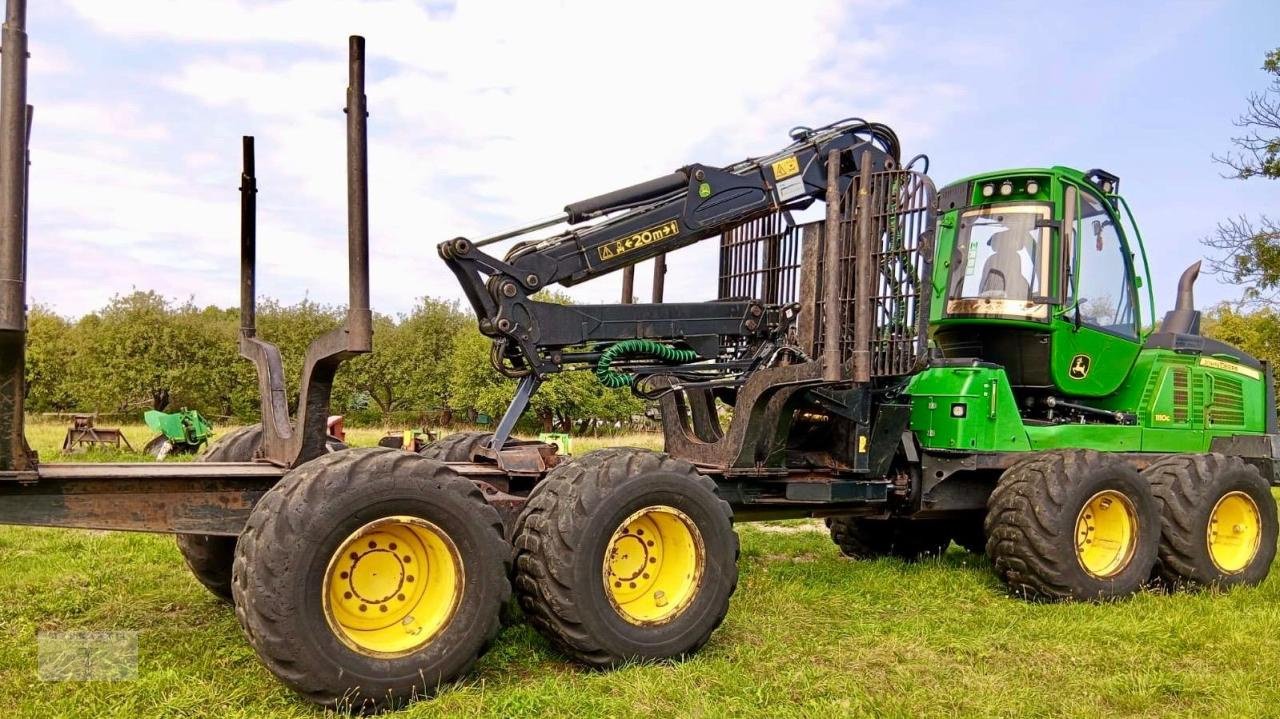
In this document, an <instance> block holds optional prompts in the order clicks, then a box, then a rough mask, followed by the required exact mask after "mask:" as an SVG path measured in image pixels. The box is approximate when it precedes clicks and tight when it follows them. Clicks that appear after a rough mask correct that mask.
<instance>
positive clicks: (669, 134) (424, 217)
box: [33, 0, 962, 311]
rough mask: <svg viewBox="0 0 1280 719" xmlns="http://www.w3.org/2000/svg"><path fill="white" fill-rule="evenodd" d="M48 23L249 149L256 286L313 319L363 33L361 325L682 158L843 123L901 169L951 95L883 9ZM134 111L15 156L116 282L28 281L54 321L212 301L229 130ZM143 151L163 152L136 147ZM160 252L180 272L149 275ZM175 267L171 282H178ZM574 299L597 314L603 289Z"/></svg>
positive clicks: (229, 158)
mask: <svg viewBox="0 0 1280 719" xmlns="http://www.w3.org/2000/svg"><path fill="white" fill-rule="evenodd" d="M68 4H69V5H70V6H71V7H72V8H73V9H74V10H75V12H76V13H77V14H78V15H79V16H80V17H81V18H82V19H83V20H85V21H87V22H88V24H89V26H90V27H91V28H93V30H94V31H95V32H97V33H99V34H101V35H102V36H104V37H105V38H107V39H108V40H111V41H117V42H126V43H133V42H142V41H145V42H151V43H161V44H163V43H169V45H167V46H165V47H167V48H168V49H169V50H171V51H172V50H175V49H183V50H184V52H185V53H186V56H185V58H184V59H183V60H181V61H179V62H178V63H177V64H176V65H175V66H172V67H169V68H165V70H164V71H163V72H162V73H161V74H160V75H159V77H157V78H153V79H149V80H144V81H143V82H145V83H149V84H147V85H145V86H143V87H140V88H139V90H140V91H145V92H148V93H151V94H153V95H155V96H156V97H159V98H160V99H161V100H162V101H164V102H168V103H171V104H187V105H194V106H196V107H199V108H204V109H206V110H207V111H208V112H209V113H211V118H212V117H222V116H224V115H232V114H238V115H242V116H243V122H244V125H245V130H246V131H252V132H253V133H254V134H255V135H257V137H258V138H259V139H258V143H259V176H260V178H261V184H262V187H263V191H262V194H261V195H260V198H259V203H260V207H261V212H262V218H261V220H260V244H261V246H262V249H261V251H260V262H261V263H262V267H261V269H260V276H261V278H262V280H261V283H260V285H261V286H262V287H263V289H264V291H265V292H269V293H272V294H275V295H277V296H280V297H282V298H284V299H286V300H291V299H296V298H298V297H300V296H302V294H303V292H304V291H306V290H307V289H308V288H310V293H311V296H312V297H316V298H317V299H320V300H322V301H334V302H340V301H342V300H344V299H345V289H344V287H343V286H342V284H341V282H342V281H343V280H344V279H345V273H343V272H342V271H341V267H342V265H343V263H344V262H345V253H344V247H345V245H344V243H343V242H342V238H343V237H345V228H344V223H345V209H344V203H345V186H344V157H345V155H344V151H343V144H342V143H343V130H342V128H343V118H342V114H341V112H340V111H339V109H340V108H341V103H342V99H343V88H344V86H345V81H346V68H345V51H346V44H345V37H346V35H347V34H349V33H351V32H359V33H363V34H365V35H366V36H367V38H368V43H369V44H368V55H369V59H370V72H369V88H368V94H369V99H370V111H371V118H370V128H371V148H370V155H371V159H370V162H371V174H370V183H371V188H372V192H371V206H372V211H373V216H372V222H371V226H372V248H373V261H374V265H373V273H374V285H373V286H374V297H373V299H374V305H375V307H377V308H378V309H381V310H384V311H398V310H403V309H407V308H408V307H409V306H410V305H411V303H412V301H413V298H414V297H416V296H419V295H422V294H431V295H437V296H450V297H457V296H460V293H459V291H458V289H457V287H456V283H455V281H454V280H453V278H452V276H451V275H449V274H448V273H447V271H445V269H444V267H443V266H442V265H441V263H440V262H439V260H438V259H437V258H436V255H435V245H436V243H438V242H440V241H442V240H444V239H448V238H450V237H453V236H456V235H459V234H463V235H471V236H476V235H480V234H484V233H486V232H489V231H493V230H497V229H501V228H504V227H506V226H509V225H512V224H515V223H517V222H519V221H522V220H530V219H534V218H539V217H544V216H547V215H550V214H553V213H555V212H556V211H558V210H559V208H560V207H562V206H563V205H564V204H566V203H567V202H570V201H574V200H578V199H581V198H583V197H586V196H590V195H594V194H598V193H600V192H604V191H607V190H609V189H613V188H615V187H619V186H622V185H625V184H630V183H632V182H636V181H639V180H643V179H646V178H648V177H652V176H656V175H659V174H664V173H666V172H669V171H670V170H672V169H673V168H675V167H678V166H680V165H683V164H687V163H689V162H693V161H699V162H708V163H727V162H730V161H733V160H736V159H740V158H741V157H742V156H745V155H757V154H763V153H765V152H768V151H771V150H774V149H776V148H777V147H779V146H781V145H783V144H785V142H786V136H785V131H786V129H787V128H789V127H790V126H792V125H795V124H819V123H823V122H828V121H831V120H834V119H837V118H839V117H844V116H847V115H853V114H856V115H860V116H865V117H868V118H870V119H880V120H886V121H889V122H891V124H894V125H895V126H896V127H897V129H898V130H899V132H900V133H901V134H903V135H904V140H905V141H906V145H907V151H908V152H911V149H912V147H913V146H915V144H916V142H917V141H918V139H919V138H921V137H925V136H928V135H929V134H931V133H933V132H934V131H935V128H936V127H937V123H940V122H945V119H946V116H947V110H946V108H945V105H946V104H947V102H949V101H954V100H958V99H960V98H961V96H962V90H961V89H960V88H959V87H958V86H957V85H955V84H953V83H948V82H944V81H909V78H904V77H902V76H901V75H900V74H899V73H898V71H897V68H896V64H895V61H894V59H895V58H897V57H899V56H900V55H901V54H902V53H903V52H904V51H905V49H906V48H907V47H909V45H910V44H911V42H912V40H911V39H910V38H909V37H908V36H906V35H905V34H904V33H903V32H902V31H901V30H898V29H895V28H894V27H892V26H891V25H889V24H886V23H885V22H878V21H876V18H877V17H881V15H880V13H882V12H883V10H884V4H883V3H878V4H873V3H870V2H857V3H849V2H840V1H839V0H826V1H825V2H813V3H792V4H790V5H788V6H786V7H785V8H783V7H782V6H779V5H778V4H776V3H747V2H738V3H727V2H707V3H687V2H674V0H672V1H668V2H649V3H645V4H643V5H636V6H623V5H616V4H611V3H599V2H579V1H572V2H561V3H555V4H546V3H493V2H465V1H464V2H461V3H459V5H458V6H457V7H456V8H453V9H451V10H448V11H446V10H439V11H436V10H431V9H428V8H425V7H424V6H423V5H421V4H419V3H416V2H409V1H408V0H386V1H382V2H366V3H360V2H354V1H350V0H334V1H330V2H319V1H318V0H282V1H279V2H252V3H251V2H234V1H232V0H187V1H185V2H181V3H174V2H163V1H161V0H134V1H133V2H130V3H125V4H111V3H102V2H98V1H97V0H68ZM854 17H857V18H858V19H859V21H858V22H857V23H853V22H852V21H851V18H854ZM47 41H48V40H47V39H46V42H47ZM940 101H941V102H940ZM137 107H138V105H137V104H136V103H132V101H127V102H115V103H104V102H102V101H100V100H95V101H88V100H85V99H83V98H74V97H67V98H61V99H60V100H59V102H58V103H53V104H51V105H50V107H49V108H48V115H49V119H47V121H46V122H47V123H48V124H49V125H50V126H51V127H54V128H56V129H57V130H59V131H62V133H63V135H61V136H60V137H61V138H64V139H65V138H67V137H70V136H71V134H72V133H79V134H84V135H91V136H101V135H103V134H104V133H103V129H104V128H120V127H127V128H130V129H129V130H128V132H123V133H116V134H114V135H113V139H114V140H115V142H114V143H111V144H108V143H103V142H98V143H96V145H94V146H92V147H89V148H87V150H86V151H81V152H73V151H70V150H68V151H67V152H66V153H65V154H63V155H61V156H57V157H53V156H50V157H43V156H40V157H39V160H38V162H39V163H43V164H42V165H38V166H39V167H40V169H39V170H38V171H37V173H36V175H35V176H34V177H33V196H34V197H35V199H34V210H35V212H36V213H38V214H39V216H40V217H41V218H42V220H41V221H44V222H46V223H47V224H46V227H45V231H46V232H52V233H53V234H52V236H51V237H50V238H49V239H50V240H51V241H53V242H55V243H57V244H65V243H75V244H76V245H77V246H78V247H81V248H93V249H92V250H87V249H86V250H85V251H89V252H91V253H92V252H104V253H109V254H111V255H112V257H113V259H114V260H119V259H121V258H127V259H128V260H129V261H130V262H135V263H137V264H136V266H132V265H130V264H128V263H119V262H117V263H116V264H114V265H113V267H114V269H113V273H118V275H117V276H116V277H113V278H112V279H111V280H110V281H107V282H104V283H100V284H95V285H93V286H91V287H84V286H76V287H72V285H75V284H76V283H77V280H75V279H74V278H66V277H63V276H61V275H53V276H50V277H43V278H41V279H42V286H50V287H53V288H55V289H54V291H53V292H52V293H50V294H51V295H52V296H54V297H56V298H58V299H57V302H58V306H59V308H60V309H63V310H64V311H74V310H80V309H85V308H86V307H92V306H94V305H95V304H99V303H100V301H101V300H100V299H99V300H96V301H95V300H93V297H94V294H95V292H96V293H97V294H98V295H100V296H101V297H104V298H105V297H106V296H108V295H109V294H111V292H114V291H127V290H128V288H129V285H140V286H147V285H148V283H154V284H156V285H157V289H160V290H161V291H164V292H167V293H169V294H174V295H183V296H185V294H188V293H189V292H195V293H196V294H197V295H198V299H199V300H201V301H207V302H219V303H224V304H229V303H232V302H234V301H235V297H236V284H235V280H234V275H235V271H236V262H235V252H236V244H235V242H234V241H233V238H234V237H235V232H236V229H235V222H236V212H235V202H236V199H235V195H234V194H233V193H232V190H233V189H234V185H233V184H232V183H233V182H234V178H235V176H236V173H237V172H238V157H237V156H236V154H235V151H234V150H233V149H232V148H230V147H224V145H226V144H228V143H229V141H230V138H231V137H233V136H232V135H231V134H230V132H231V131H228V130H227V129H226V128H224V127H218V128H217V132H216V134H217V137H216V142H215V138H212V137H210V132H209V128H207V127H201V126H199V124H198V123H179V122H171V123H169V124H168V126H167V127H166V126H163V125H158V124H147V123H145V122H142V123H139V122H136V121H135V122H131V121H128V118H129V117H130V114H131V113H132V114H133V115H134V116H135V119H136V114H137ZM38 115H39V116H41V117H42V118H43V117H44V115H45V109H44V108H42V109H40V110H38ZM122 118H124V119H123V120H122ZM197 119H199V116H197ZM165 131H167V132H168V133H169V134H168V135H167V136H165V135H163V132H165ZM232 131H234V130H232ZM149 133H155V134H152V135H150V136H148V134H149ZM106 134H110V133H106ZM155 139H167V140H168V143H167V145H166V147H167V148H169V149H171V150H172V149H180V152H175V153H174V154H173V156H171V157H156V156H155V153H154V152H150V151H147V150H144V149H143V145H144V141H147V140H155ZM65 141H66V142H67V143H70V142H71V141H70V140H65ZM218 143H221V144H218ZM222 152H225V155H220V154H219V153H222ZM189 174H194V175H196V176H197V178H198V181H196V182H191V181H190V180H186V179H184V178H186V177H188V175H189ZM219 178H226V180H221V179H219ZM49 217H57V218H58V220H57V221H56V222H49V221H48V218H49ZM34 221H36V219H35V218H34V217H33V222H34ZM158 238H164V240H163V244H168V245H170V246H173V247H175V248H181V250H180V251H178V252H175V253H173V254H170V255H163V256H159V257H158V256H156V255H155V254H154V253H155V247H156V245H157V244H158V243H160V242H161V240H159V239H158ZM682 254H683V255H685V256H686V258H687V259H686V261H683V262H681V263H679V264H678V265H673V267H672V269H671V274H670V275H669V278H668V297H669V298H673V299H677V298H678V299H706V298H708V291H707V289H706V283H705V277H706V273H707V272H708V271H710V269H711V268H712V267H713V266H714V248H712V247H706V248H701V247H700V248H698V249H697V250H692V251H687V252H686V253H682ZM695 260H696V261H695ZM131 267H132V269H131ZM184 268H185V269H190V270H192V271H193V272H192V276H191V278H190V279H181V272H182V271H183V270H184ZM49 274H51V275H52V274H53V273H49ZM120 283H127V284H124V285H123V286H120ZM80 284H81V285H83V283H80ZM638 286H641V285H638ZM108 289H110V291H107V290H108ZM37 294H41V293H39V292H38V293H37ZM573 294H574V295H575V296H577V297H579V298H582V299H591V300H612V299H614V298H615V297H616V295H617V278H616V276H615V277H614V278H611V279H606V280H602V281H598V282H593V283H588V284H587V285H584V286H581V287H579V288H575V289H574V291H573ZM639 294H642V295H643V294H647V292H640V293H639ZM64 296H77V297H79V298H80V299H83V300H86V304H84V305H79V306H78V307H77V306H73V305H71V304H69V303H64V302H63V301H62V300H61V298H62V297H64Z"/></svg>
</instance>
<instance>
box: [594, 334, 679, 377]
mask: <svg viewBox="0 0 1280 719" xmlns="http://www.w3.org/2000/svg"><path fill="white" fill-rule="evenodd" d="M639 355H645V356H648V357H656V358H658V359H660V360H662V361H664V362H692V361H694V360H696V359H698V353H697V352H694V351H693V350H681V349H676V348H675V347H672V346H670V345H664V344H662V343H661V342H654V341H653V340H623V341H621V342H616V343H614V344H612V345H609V349H606V350H605V351H604V352H602V353H601V354H600V359H599V361H597V362H596V378H597V379H599V380H600V383H601V384H603V385H604V386H605V387H610V388H613V389H618V388H621V387H629V386H631V383H632V382H635V380H636V376H635V375H634V374H631V373H629V372H620V371H618V370H616V369H613V368H612V367H611V366H610V365H612V364H613V363H614V362H616V361H618V360H619V359H622V358H624V357H635V356H639Z"/></svg>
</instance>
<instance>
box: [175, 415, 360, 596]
mask: <svg viewBox="0 0 1280 719" xmlns="http://www.w3.org/2000/svg"><path fill="white" fill-rule="evenodd" d="M260 446H262V425H261V424H251V425H249V426H247V427H240V428H238V429H235V430H233V431H232V432H231V433H229V434H227V435H224V436H223V437H222V438H221V439H219V440H218V441H217V442H214V443H213V444H212V445H210V447H209V449H208V451H207V452H205V453H204V454H203V455H201V456H200V457H198V458H196V460H195V461H197V462H252V461H253V455H254V454H256V453H257V451H258V447H260ZM325 448H326V449H327V450H328V451H330V452H339V451H342V450H344V449H346V448H347V445H345V444H343V442H342V440H340V439H338V438H337V437H334V436H330V437H329V440H328V442H326V444H325ZM173 538H174V540H176V541H177V543H178V551H179V552H181V553H182V558H183V559H184V560H186V562H187V566H188V567H190V568H191V573H192V574H193V575H195V578H196V581H198V582H200V583H201V584H203V585H204V587H205V589H208V590H209V591H210V592H212V593H213V595H214V596H215V597H217V598H219V599H222V600H224V601H226V602H230V601H231V564H232V562H234V561H235V556H236V538H235V537H226V536H222V535H216V534H175V535H173Z"/></svg>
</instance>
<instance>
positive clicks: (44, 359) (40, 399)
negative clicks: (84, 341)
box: [26, 305, 76, 412]
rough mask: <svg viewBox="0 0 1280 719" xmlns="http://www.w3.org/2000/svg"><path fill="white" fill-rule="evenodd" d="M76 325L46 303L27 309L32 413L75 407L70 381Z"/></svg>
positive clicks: (29, 383) (28, 394) (28, 370)
mask: <svg viewBox="0 0 1280 719" xmlns="http://www.w3.org/2000/svg"><path fill="white" fill-rule="evenodd" d="M74 351H75V346H74V344H73V342H72V325H71V323H70V322H69V321H67V320H66V319H65V318H63V317H60V316H59V315H57V314H56V313H54V311H53V310H51V309H49V308H48V307H45V306H44V305H35V306H34V307H32V308H31V309H30V310H28V311H27V373H26V374H27V397H26V408H27V410H28V411H31V412H50V411H52V412H61V411H65V410H68V409H71V408H73V407H75V405H76V398H75V396H74V395H72V394H71V390H70V386H69V384H68V383H67V382H66V379H67V374H68V372H69V371H70V367H71V359H72V353H73V352H74Z"/></svg>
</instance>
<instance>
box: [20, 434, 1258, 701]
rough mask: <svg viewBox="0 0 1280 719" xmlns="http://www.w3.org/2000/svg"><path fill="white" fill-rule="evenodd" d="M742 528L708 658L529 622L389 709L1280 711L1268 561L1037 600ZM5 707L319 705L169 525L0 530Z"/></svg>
mask: <svg viewBox="0 0 1280 719" xmlns="http://www.w3.org/2000/svg"><path fill="white" fill-rule="evenodd" d="M54 430H56V431H54ZM126 433H128V436H129V438H130V440H132V441H134V442H135V444H138V443H139V442H140V441H145V437H146V432H145V430H143V429H141V428H137V431H136V437H137V439H135V433H134V432H133V431H131V430H130V428H126ZM380 434H381V432H380V431H377V432H375V431H367V432H365V431H361V432H352V433H351V436H350V439H351V440H352V441H353V443H356V444H369V443H372V441H373V440H374V439H376V437H377V436H378V435H380ZM29 435H30V436H31V439H32V442H33V444H35V445H36V446H37V447H38V448H39V449H40V450H41V455H42V456H43V457H46V458H51V457H52V456H53V455H54V451H53V449H54V448H56V446H57V445H58V443H60V441H61V429H60V428H49V429H46V428H43V427H38V426H37V427H35V428H33V429H32V431H30V432H29ZM626 439H627V440H628V441H630V440H633V439H641V438H626ZM643 439H649V438H647V437H645V438H643ZM650 441H651V440H650ZM592 444H594V443H578V444H577V445H576V446H575V450H576V451H578V452H582V451H586V450H587V449H590V448H591V445H592ZM739 531H740V534H741V536H742V546H743V553H742V560H741V563H740V570H741V581H740V584H739V587H738V592H737V594H736V595H735V596H734V599H733V603H732V605H731V608H730V613H729V616H728V619H727V620H726V621H725V623H724V625H723V626H722V627H721V629H720V630H719V631H717V632H716V634H715V635H714V636H713V637H712V640H711V642H710V643H709V644H708V645H707V647H706V648H705V649H704V650H703V651H702V652H701V653H699V654H698V655H697V656H695V657H693V658H691V659H689V660H687V661H684V662H673V663H667V664H660V665H655V666H635V667H628V668H624V669H621V670H616V671H612V672H595V671H587V670H583V669H580V668H577V667H575V666H573V665H571V664H568V663H567V662H565V661H564V660H563V659H562V658H561V657H559V656H558V655H557V654H556V653H555V652H554V651H553V650H552V649H550V648H549V646H548V645H547V644H546V642H544V641H543V640H542V639H541V637H539V636H538V635H537V634H536V633H535V632H534V631H533V630H532V629H530V628H529V627H528V626H526V625H524V624H522V623H518V622H517V623H512V624H511V625H509V626H506V627H505V628H504V629H503V631H502V633H501V634H500V635H499V637H498V639H497V642H496V643H495V645H494V646H493V648H492V650H491V651H490V652H489V654H488V655H486V656H485V657H484V658H483V659H482V660H481V661H480V663H479V665H478V666H477V667H476V669H475V670H474V671H473V672H472V674H471V676H470V678H469V679H468V680H467V681H466V682H465V683H463V684H461V685H458V686H455V687H452V688H449V689H446V690H445V691H444V692H442V693H441V694H440V695H439V696H438V697H436V698H435V699H433V700H429V701H424V702H419V703H418V704H415V705H413V706H412V707H410V708H409V709H408V710H406V711H404V712H401V713H398V714H392V715H390V716H396V717H399V716H405V717H437V716H466V717H481V716H482V717H512V716H563V717H577V718H585V717H595V716H636V717H641V716H643V717H684V716H705V717H719V716H813V717H824V719H825V718H830V717H843V716H893V717H898V716H900V717H915V716H938V717H953V716H1005V717H1034V716H1082V717H1083V716H1185V717H1202V716H1233V717H1262V716H1278V715H1280V653H1278V652H1277V651H1276V649H1277V641H1278V640H1277V637H1278V635H1280V578H1277V577H1276V576H1275V575H1273V576H1272V578H1271V579H1269V580H1268V581H1267V582H1265V583H1264V584H1263V585H1262V586H1260V587H1257V588H1252V589H1243V590H1236V591H1232V592H1229V593H1202V594H1179V595H1173V596H1165V595H1160V594H1154V593H1152V594H1144V595H1141V596H1138V597H1136V598H1133V599H1131V600H1129V601H1125V602H1122V603H1117V604H1111V605H1102V606H1098V605H1088V604H1069V605H1052V606H1049V605H1033V604H1027V603H1025V602H1022V601H1019V600H1016V599H1012V598H1009V597H1007V596H1005V595H1004V593H1003V591H1002V589H1001V587H1000V585H999V584H998V583H997V582H996V580H995V578H994V577H993V576H992V574H991V572H990V567H989V565H988V564H987V562H986V560H985V559H983V558H980V557H976V556H974V555H971V554H967V553H965V552H963V551H961V550H960V549H959V548H956V547H953V548H952V549H951V551H950V552H949V553H948V554H946V555H945V556H944V557H942V558H940V559H937V560H933V561H929V562H925V563H922V564H918V565H907V564H903V563H901V562H897V561H892V560H881V561H874V562H853V561H849V560H846V559H843V558H841V557H840V556H839V554H838V553H837V551H836V549H835V548H834V547H833V546H832V545H831V543H830V541H829V540H828V539H827V536H826V532H825V530H823V529H822V527H821V525H819V524H818V523H815V522H805V521H799V522H781V523H771V524H765V525H743V526H741V527H740V528H739ZM49 630H94V631H97V630H130V631H136V632H138V633H139V658H140V665H139V670H138V678H137V679H136V680H134V681H128V682H83V683H75V682H57V683H49V682H41V681H39V680H38V679H37V674H36V668H37V663H36V656H37V655H36V633H37V632H38V631H49ZM15 713H16V715H18V716H33V717H34V716H40V717H50V716H85V717H90V716H120V717H125V716H129V717H132V716H139V717H141V716H145V717H152V716H184V717H186V716H207V717H314V716H317V715H319V714H320V712H319V711H317V710H315V709H313V708H312V707H311V706H310V705H307V704H305V703H303V702H301V701H300V700H298V699H295V698H294V696H293V695H292V694H291V693H290V692H289V691H287V690H286V689H284V688H283V687H281V686H280V685H278V684H277V683H276V682H275V681H274V679H273V678H272V677H271V675H270V674H268V673H267V671H266V670H265V669H263V668H262V667H261V666H260V665H259V664H258V663H257V661H256V660H255V659H254V657H253V653H252V651H251V650H250V649H249V646H248V645H247V643H246V642H245V641H244V639H243V638H242V637H241V635H240V630H239V626H238V625H237V623H236V620H235V616H234V614H233V612H232V610H231V608H230V607H229V606H227V605H225V604H222V603H220V602H218V601H216V600H215V599H214V598H213V597H212V596H211V595H209V594H207V593H206V592H205V591H204V590H203V589H202V588H201V587H199V585H197V584H196V582H195V581H194V580H193V579H191V577H190V576H189V575H188V573H187V570H186V567H185V566H184V565H183V564H182V561H181V559H180V557H179V555H178V552H177V550H176V549H175V548H174V545H173V542H172V540H171V539H170V538H168V537H164V536H151V535H140V534H125V533H102V532H80V531H65V530H43V529H26V528H0V714H3V715H4V716H11V715H14V714H15Z"/></svg>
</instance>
